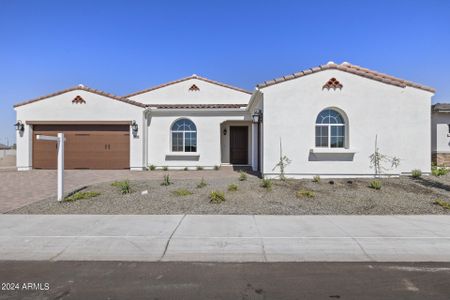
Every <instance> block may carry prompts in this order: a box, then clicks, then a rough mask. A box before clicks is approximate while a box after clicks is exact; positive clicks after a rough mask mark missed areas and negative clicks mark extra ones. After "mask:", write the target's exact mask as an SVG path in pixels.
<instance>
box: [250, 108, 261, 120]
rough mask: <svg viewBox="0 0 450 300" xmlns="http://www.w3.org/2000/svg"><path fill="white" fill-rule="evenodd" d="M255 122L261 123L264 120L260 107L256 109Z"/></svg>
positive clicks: (253, 117) (253, 116)
mask: <svg viewBox="0 0 450 300" xmlns="http://www.w3.org/2000/svg"><path fill="white" fill-rule="evenodd" d="M252 120H253V123H261V122H262V111H261V110H260V109H258V110H256V111H255V112H254V113H253V115H252Z"/></svg>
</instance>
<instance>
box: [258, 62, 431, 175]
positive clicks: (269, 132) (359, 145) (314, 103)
mask: <svg viewBox="0 0 450 300" xmlns="http://www.w3.org/2000/svg"><path fill="white" fill-rule="evenodd" d="M332 77H335V78H336V79H337V80H339V81H340V82H341V83H342V84H343V88H342V90H335V91H334V90H326V89H325V90H322V86H323V85H324V84H325V83H326V82H327V81H328V80H329V79H330V78H332ZM261 91H262V92H263V97H264V102H263V103H264V141H263V144H264V163H263V172H264V174H266V175H268V176H273V175H274V174H275V173H278V172H279V170H278V169H277V170H275V171H273V170H272V169H273V167H274V166H275V165H276V164H277V162H278V160H279V156H280V153H279V143H280V138H281V139H282V143H283V154H284V155H287V156H288V157H289V158H290V159H291V160H292V163H291V164H290V165H289V166H288V167H287V168H286V173H287V174H288V175H289V176H291V177H311V176H313V175H316V174H318V175H321V176H367V175H372V174H373V173H374V170H373V169H372V168H370V167H369V166H370V164H369V156H370V155H371V154H372V153H373V151H374V141H375V136H376V135H378V147H379V149H380V151H381V152H382V153H383V154H385V155H390V156H397V157H399V158H400V160H401V162H400V166H399V167H398V168H397V169H395V170H392V171H390V173H392V174H399V173H406V172H410V171H411V170H413V169H421V170H422V171H423V172H430V164H431V162H430V157H431V137H430V124H431V120H430V119H431V117H430V105H431V96H432V93H430V92H426V91H423V90H419V89H415V88H410V87H406V88H399V87H396V86H393V85H388V84H384V83H381V82H378V81H374V80H371V79H366V78H363V77H360V76H357V75H353V74H349V73H346V72H343V71H338V70H326V71H322V72H318V73H314V74H311V75H308V76H304V77H301V78H297V79H294V80H290V81H286V82H283V83H279V84H276V85H272V86H269V87H266V88H263V89H261ZM330 107H331V108H333V107H336V108H338V109H340V110H342V111H343V112H345V114H346V116H347V117H348V120H349V123H348V142H349V144H348V146H349V148H350V149H349V150H354V151H355V154H354V156H353V157H351V155H348V154H344V155H337V154H330V155H312V154H310V150H311V149H312V148H314V147H315V120H316V117H317V115H318V114H319V113H320V111H322V110H323V109H325V108H330ZM350 158H351V159H350Z"/></svg>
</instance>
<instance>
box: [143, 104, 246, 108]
mask: <svg viewBox="0 0 450 300" xmlns="http://www.w3.org/2000/svg"><path fill="white" fill-rule="evenodd" d="M146 106H147V107H156V108H157V109H230V108H231V109H239V108H244V107H247V104H147V105H146Z"/></svg>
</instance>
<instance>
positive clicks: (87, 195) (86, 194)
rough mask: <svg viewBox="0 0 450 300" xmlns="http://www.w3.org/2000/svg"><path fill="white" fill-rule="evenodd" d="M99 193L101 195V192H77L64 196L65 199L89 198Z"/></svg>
mask: <svg viewBox="0 0 450 300" xmlns="http://www.w3.org/2000/svg"><path fill="white" fill-rule="evenodd" d="M98 195H100V193H99V192H76V193H75V194H72V195H70V196H67V197H66V198H64V201H77V200H81V199H89V198H93V197H97V196H98Z"/></svg>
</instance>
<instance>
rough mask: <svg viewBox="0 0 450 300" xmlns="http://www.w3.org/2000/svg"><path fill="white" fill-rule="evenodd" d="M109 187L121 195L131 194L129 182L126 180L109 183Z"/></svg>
mask: <svg viewBox="0 0 450 300" xmlns="http://www.w3.org/2000/svg"><path fill="white" fill-rule="evenodd" d="M111 185H112V186H115V187H117V188H119V191H120V192H121V193H122V194H129V193H131V186H130V182H129V181H128V180H125V181H114V182H113V183H111Z"/></svg>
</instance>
